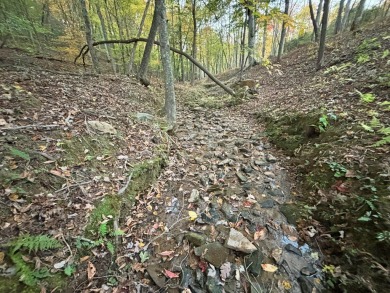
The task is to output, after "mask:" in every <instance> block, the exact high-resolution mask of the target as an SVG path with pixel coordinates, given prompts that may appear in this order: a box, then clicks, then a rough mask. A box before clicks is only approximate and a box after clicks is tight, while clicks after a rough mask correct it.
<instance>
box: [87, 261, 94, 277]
mask: <svg viewBox="0 0 390 293" xmlns="http://www.w3.org/2000/svg"><path fill="white" fill-rule="evenodd" d="M95 274H96V268H95V266H94V265H93V263H91V262H90V261H89V262H88V267H87V276H88V280H89V281H90V280H92V278H93V277H94V276H95Z"/></svg>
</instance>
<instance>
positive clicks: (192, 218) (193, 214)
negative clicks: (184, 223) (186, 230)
mask: <svg viewBox="0 0 390 293" xmlns="http://www.w3.org/2000/svg"><path fill="white" fill-rule="evenodd" d="M188 216H189V217H190V221H195V220H196V218H197V217H198V214H197V213H195V212H193V211H189V212H188Z"/></svg>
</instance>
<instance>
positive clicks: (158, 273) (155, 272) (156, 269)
mask: <svg viewBox="0 0 390 293" xmlns="http://www.w3.org/2000/svg"><path fill="white" fill-rule="evenodd" d="M146 271H147V272H148V274H149V276H150V278H151V279H152V280H153V282H154V283H155V284H156V285H157V286H158V287H160V288H163V287H164V286H165V276H164V274H163V273H162V271H163V268H162V267H161V266H159V265H158V264H152V265H148V267H147V268H146Z"/></svg>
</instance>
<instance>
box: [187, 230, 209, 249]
mask: <svg viewBox="0 0 390 293" xmlns="http://www.w3.org/2000/svg"><path fill="white" fill-rule="evenodd" d="M185 238H186V239H187V240H188V242H189V243H191V244H193V245H194V246H201V245H203V244H205V243H206V238H207V237H206V235H203V234H200V233H196V232H188V233H187V234H186V235H185Z"/></svg>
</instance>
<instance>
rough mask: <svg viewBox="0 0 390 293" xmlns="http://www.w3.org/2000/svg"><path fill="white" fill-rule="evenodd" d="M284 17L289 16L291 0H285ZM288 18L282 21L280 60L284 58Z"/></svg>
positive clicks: (278, 59)
mask: <svg viewBox="0 0 390 293" xmlns="http://www.w3.org/2000/svg"><path fill="white" fill-rule="evenodd" d="M284 3H285V4H284V17H286V18H287V17H288V10H289V8H290V0H285V1H284ZM286 29H287V28H286V20H283V23H282V32H281V33H280V43H279V50H278V58H277V61H278V62H280V59H281V58H282V54H283V50H284V42H285V39H286Z"/></svg>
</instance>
